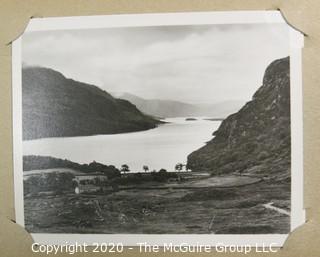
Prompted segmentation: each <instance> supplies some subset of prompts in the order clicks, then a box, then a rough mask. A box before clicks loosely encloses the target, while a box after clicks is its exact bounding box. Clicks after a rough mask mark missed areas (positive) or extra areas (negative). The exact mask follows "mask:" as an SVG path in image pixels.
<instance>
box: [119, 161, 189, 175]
mask: <svg viewBox="0 0 320 257" xmlns="http://www.w3.org/2000/svg"><path fill="white" fill-rule="evenodd" d="M184 167H185V168H186V165H185V164H183V163H177V164H176V165H175V167H174V169H175V171H177V172H180V171H182V170H183V168H184ZM142 170H143V171H144V172H148V171H149V170H150V169H149V166H147V165H143V166H142ZM120 171H121V172H123V173H124V174H126V173H128V172H130V168H129V165H128V164H123V165H121V168H120ZM160 171H166V170H165V169H160V170H159V172H160ZM152 172H156V170H153V171H152Z"/></svg>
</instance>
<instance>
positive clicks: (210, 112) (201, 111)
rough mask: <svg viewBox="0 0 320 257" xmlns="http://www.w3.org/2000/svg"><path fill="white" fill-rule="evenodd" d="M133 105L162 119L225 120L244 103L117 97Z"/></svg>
mask: <svg viewBox="0 0 320 257" xmlns="http://www.w3.org/2000/svg"><path fill="white" fill-rule="evenodd" d="M119 98H121V99H126V100H128V101H130V102H131V103H133V104H135V105H136V106H137V108H138V109H139V110H140V111H142V112H143V113H146V114H149V115H152V116H155V117H162V118H172V117H185V116H208V117H212V118H225V117H226V116H228V115H229V114H231V113H233V112H235V111H238V110H239V109H240V107H241V106H242V105H243V104H244V101H225V102H221V103H215V104H189V103H183V102H179V101H174V100H161V99H144V98H142V97H139V96H136V95H133V94H129V93H124V94H122V95H120V96H119Z"/></svg>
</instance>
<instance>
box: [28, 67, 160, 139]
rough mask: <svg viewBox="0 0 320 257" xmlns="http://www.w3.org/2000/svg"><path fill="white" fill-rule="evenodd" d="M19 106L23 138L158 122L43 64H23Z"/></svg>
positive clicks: (99, 131) (118, 130) (152, 125)
mask: <svg viewBox="0 0 320 257" xmlns="http://www.w3.org/2000/svg"><path fill="white" fill-rule="evenodd" d="M22 105H23V109H22V112H23V139H24V140H28V139H36V138H43V137H67V136H88V135H97V134H115V133H125V132H133V131H140V130H146V129H151V128H155V127H156V126H157V124H158V123H159V121H158V120H156V119H154V118H152V117H150V116H147V115H145V114H143V113H141V112H140V111H139V110H138V109H137V108H136V107H135V106H134V105H133V104H131V103H130V102H128V101H126V100H123V99H116V98H114V97H112V95H110V94H109V93H108V92H106V91H104V90H102V89H101V88H99V87H97V86H94V85H90V84H87V83H83V82H79V81H76V80H73V79H69V78H66V77H65V76H64V75H63V74H62V73H61V72H57V71H55V70H53V69H49V68H45V67H23V69H22Z"/></svg>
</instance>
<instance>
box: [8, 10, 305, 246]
mask: <svg viewBox="0 0 320 257" xmlns="http://www.w3.org/2000/svg"><path fill="white" fill-rule="evenodd" d="M237 23H241V24H250V23H255V24H257V23H281V24H285V23H286V21H285V20H284V19H283V17H282V15H281V13H280V12H279V11H226V12H190V13H154V14H120V15H103V16H76V17H54V18H35V19H31V20H30V22H29V24H28V26H27V28H26V30H25V32H31V31H49V30H70V29H72V30H75V29H94V28H111V27H113V28H116V27H140V26H144V27H145V26H163V25H205V24H207V25H208V24H237ZM288 26H289V25H288ZM289 30H290V92H291V93H290V94H291V96H290V97H291V99H290V102H291V229H290V231H291V232H292V231H293V230H294V229H296V228H297V227H299V226H300V225H302V224H304V222H305V210H304V208H303V112H302V110H303V97H302V66H301V52H302V48H303V41H304V39H303V35H302V33H300V32H299V31H297V30H294V29H293V28H292V27H290V26H289ZM21 45H22V38H21V36H20V37H19V38H18V39H17V40H15V41H14V42H13V44H12V104H13V106H12V107H13V153H14V157H13V163H14V190H15V192H14V193H15V214H16V222H17V224H19V225H21V226H23V227H24V197H23V162H22V158H23V151H22V82H21V69H22V55H21V54H22V53H21ZM31 236H32V237H33V239H34V241H35V242H37V243H39V244H56V245H64V244H66V243H68V244H72V243H78V244H79V243H87V244H89V245H90V244H93V243H106V242H113V243H122V244H123V245H125V246H137V243H139V242H146V243H148V244H151V245H160V246H161V245H164V244H170V243H172V244H173V245H179V244H182V243H185V244H189V245H197V244H201V245H211V246H216V245H217V244H221V243H223V244H225V245H251V246H255V247H262V246H266V245H271V244H272V245H273V246H274V247H281V246H283V244H284V242H285V240H286V238H287V237H288V234H258V235H248V234H241V235H235V234H228V235H216V234H159V235H158V234H42V233H31Z"/></svg>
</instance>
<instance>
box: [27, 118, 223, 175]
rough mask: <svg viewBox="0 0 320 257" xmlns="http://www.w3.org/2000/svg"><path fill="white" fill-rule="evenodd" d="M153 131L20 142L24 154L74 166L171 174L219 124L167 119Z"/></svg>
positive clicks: (205, 140) (201, 120) (202, 143)
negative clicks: (145, 168) (146, 169)
mask: <svg viewBox="0 0 320 257" xmlns="http://www.w3.org/2000/svg"><path fill="white" fill-rule="evenodd" d="M163 121H165V122H168V123H165V124H162V125H160V126H158V127H157V128H155V129H150V130H145V131H139V132H132V133H123V134H115V135H96V136H82V137H61V138H43V139H36V140H28V141H23V154H24V155H42V156H52V157H56V158H62V159H68V160H71V161H73V162H77V163H90V162H92V161H97V162H101V163H104V164H107V165H114V166H116V167H118V168H120V167H121V165H122V164H127V165H129V167H130V170H131V171H133V172H142V171H143V170H142V166H143V165H147V166H148V167H149V169H150V170H153V169H155V170H159V169H161V168H164V169H167V170H168V171H173V170H174V167H175V165H176V164H177V163H184V164H185V163H186V161H187V156H188V155H189V154H190V153H192V152H193V151H195V150H197V149H199V148H200V147H202V146H204V145H205V143H206V142H207V141H209V140H210V139H212V137H213V136H212V133H213V132H214V131H215V130H217V129H218V127H219V125H220V123H221V122H220V121H209V120H204V118H197V120H194V121H186V120H185V117H179V118H168V119H164V120H163Z"/></svg>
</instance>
